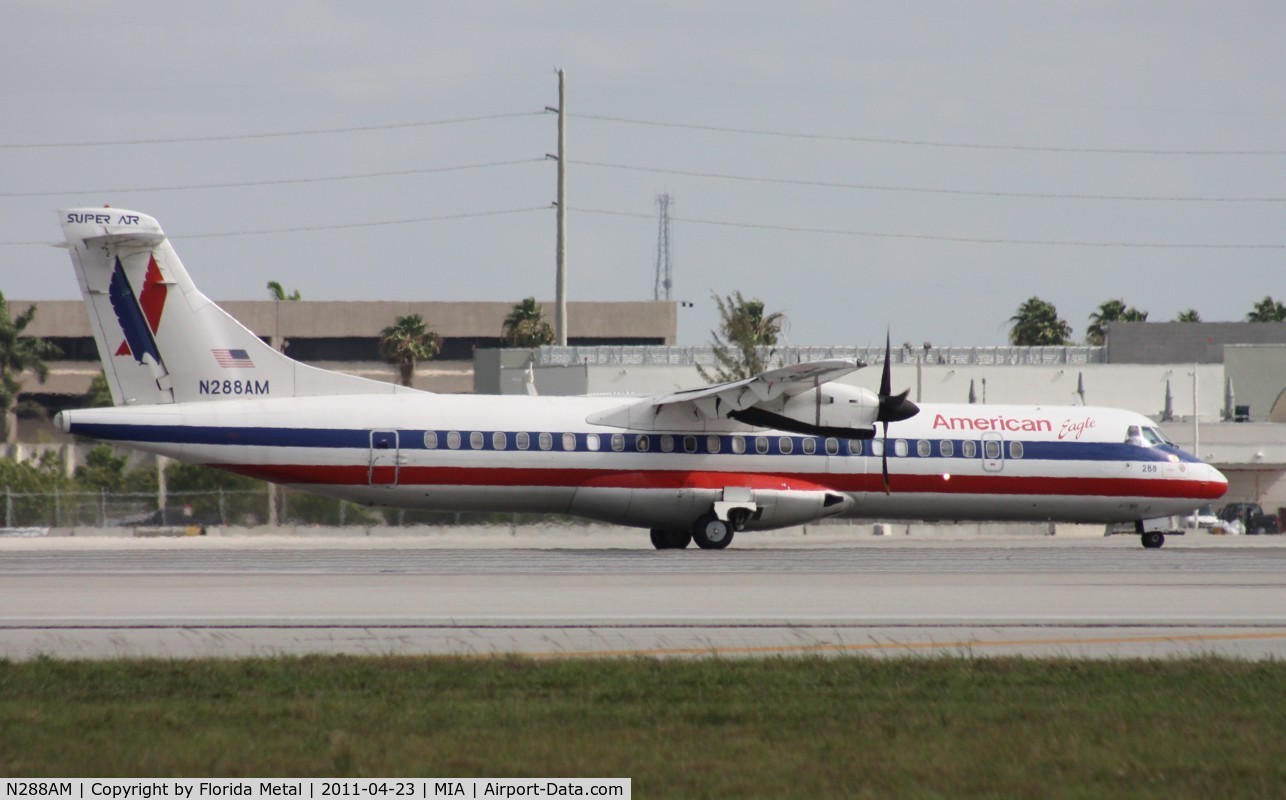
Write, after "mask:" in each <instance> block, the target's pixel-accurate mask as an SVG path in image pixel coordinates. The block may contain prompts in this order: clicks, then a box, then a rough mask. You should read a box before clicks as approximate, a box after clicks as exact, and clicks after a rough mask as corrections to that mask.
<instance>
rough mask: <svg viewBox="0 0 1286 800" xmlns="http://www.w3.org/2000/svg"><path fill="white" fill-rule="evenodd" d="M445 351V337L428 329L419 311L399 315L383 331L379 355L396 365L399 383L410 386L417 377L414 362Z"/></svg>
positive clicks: (426, 359)
mask: <svg viewBox="0 0 1286 800" xmlns="http://www.w3.org/2000/svg"><path fill="white" fill-rule="evenodd" d="M440 352H442V337H441V336H439V335H438V333H437V331H433V330H429V326H428V325H426V324H425V322H424V318H423V317H421V316H420V315H419V314H408V315H407V316H405V317H398V318H397V319H396V321H394V323H393V324H392V325H390V326H388V327H387V328H385V329H384V330H383V331H382V332H381V333H380V355H381V356H383V358H384V360H385V361H387V362H389V363H390V364H396V365H397V369H398V376H399V378H400V383H401V384H402V385H403V386H410V385H411V381H412V380H413V379H414V377H415V363H416V362H417V361H428V360H429V359H431V358H433V357H434V356H436V355H437V354H438V353H440Z"/></svg>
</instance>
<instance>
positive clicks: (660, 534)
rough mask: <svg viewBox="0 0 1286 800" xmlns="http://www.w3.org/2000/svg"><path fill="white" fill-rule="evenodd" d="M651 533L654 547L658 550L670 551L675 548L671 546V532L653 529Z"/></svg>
mask: <svg viewBox="0 0 1286 800" xmlns="http://www.w3.org/2000/svg"><path fill="white" fill-rule="evenodd" d="M651 533H652V546H653V547H655V548H656V549H657V550H669V549H670V548H671V547H673V546H674V545H672V544H670V537H669V534H670V532H669V531H663V530H661V529H660V528H653V529H652V531H651Z"/></svg>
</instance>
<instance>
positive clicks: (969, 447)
mask: <svg viewBox="0 0 1286 800" xmlns="http://www.w3.org/2000/svg"><path fill="white" fill-rule="evenodd" d="M960 455H962V456H964V457H965V458H975V457H977V455H978V443H977V442H975V441H974V440H973V439H965V440H964V441H963V442H961V443H960Z"/></svg>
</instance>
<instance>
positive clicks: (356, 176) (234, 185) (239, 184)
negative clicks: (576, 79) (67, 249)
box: [0, 158, 545, 197]
mask: <svg viewBox="0 0 1286 800" xmlns="http://www.w3.org/2000/svg"><path fill="white" fill-rule="evenodd" d="M544 162H545V159H543V158H527V159H521V160H517V161H491V162H487V163H483V164H462V165H460V166H456V167H426V168H423V169H398V170H389V171H387V172H360V173H353V174H350V175H323V176H319V177H315V178H281V179H278V180H266V181H236V182H230V183H192V184H176V185H172V186H137V187H132V188H125V189H68V190H65V191H57V192H0V197H58V196H61V195H69V194H98V195H104V194H130V193H133V192H182V191H190V190H195V189H241V188H246V187H253V186H288V185H291V184H300V183H326V182H329V181H355V180H362V179H365V178H389V177H396V176H403V175H427V174H431V173H437V172H458V171H461V170H469V169H489V168H492V167H511V166H515V165H518V164H543V163H544Z"/></svg>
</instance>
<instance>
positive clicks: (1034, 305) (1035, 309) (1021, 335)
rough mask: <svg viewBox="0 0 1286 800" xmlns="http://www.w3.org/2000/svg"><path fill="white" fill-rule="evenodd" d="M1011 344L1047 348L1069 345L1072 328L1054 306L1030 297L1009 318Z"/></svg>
mask: <svg viewBox="0 0 1286 800" xmlns="http://www.w3.org/2000/svg"><path fill="white" fill-rule="evenodd" d="M1009 322H1010V327H1009V342H1010V344H1015V345H1018V346H1020V347H1047V346H1058V345H1065V344H1069V343H1070V340H1071V336H1072V326H1071V325H1068V324H1067V320H1065V319H1062V318H1060V317H1059V316H1058V309H1056V308H1054V304H1053V303H1051V302H1049V301H1047V300H1041V299H1040V298H1039V297H1030V298H1028V299H1027V300H1025V301H1023V304H1022V305H1020V306H1019V307H1018V313H1016V314H1014V315H1013V316H1012V317H1010V318H1009Z"/></svg>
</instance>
